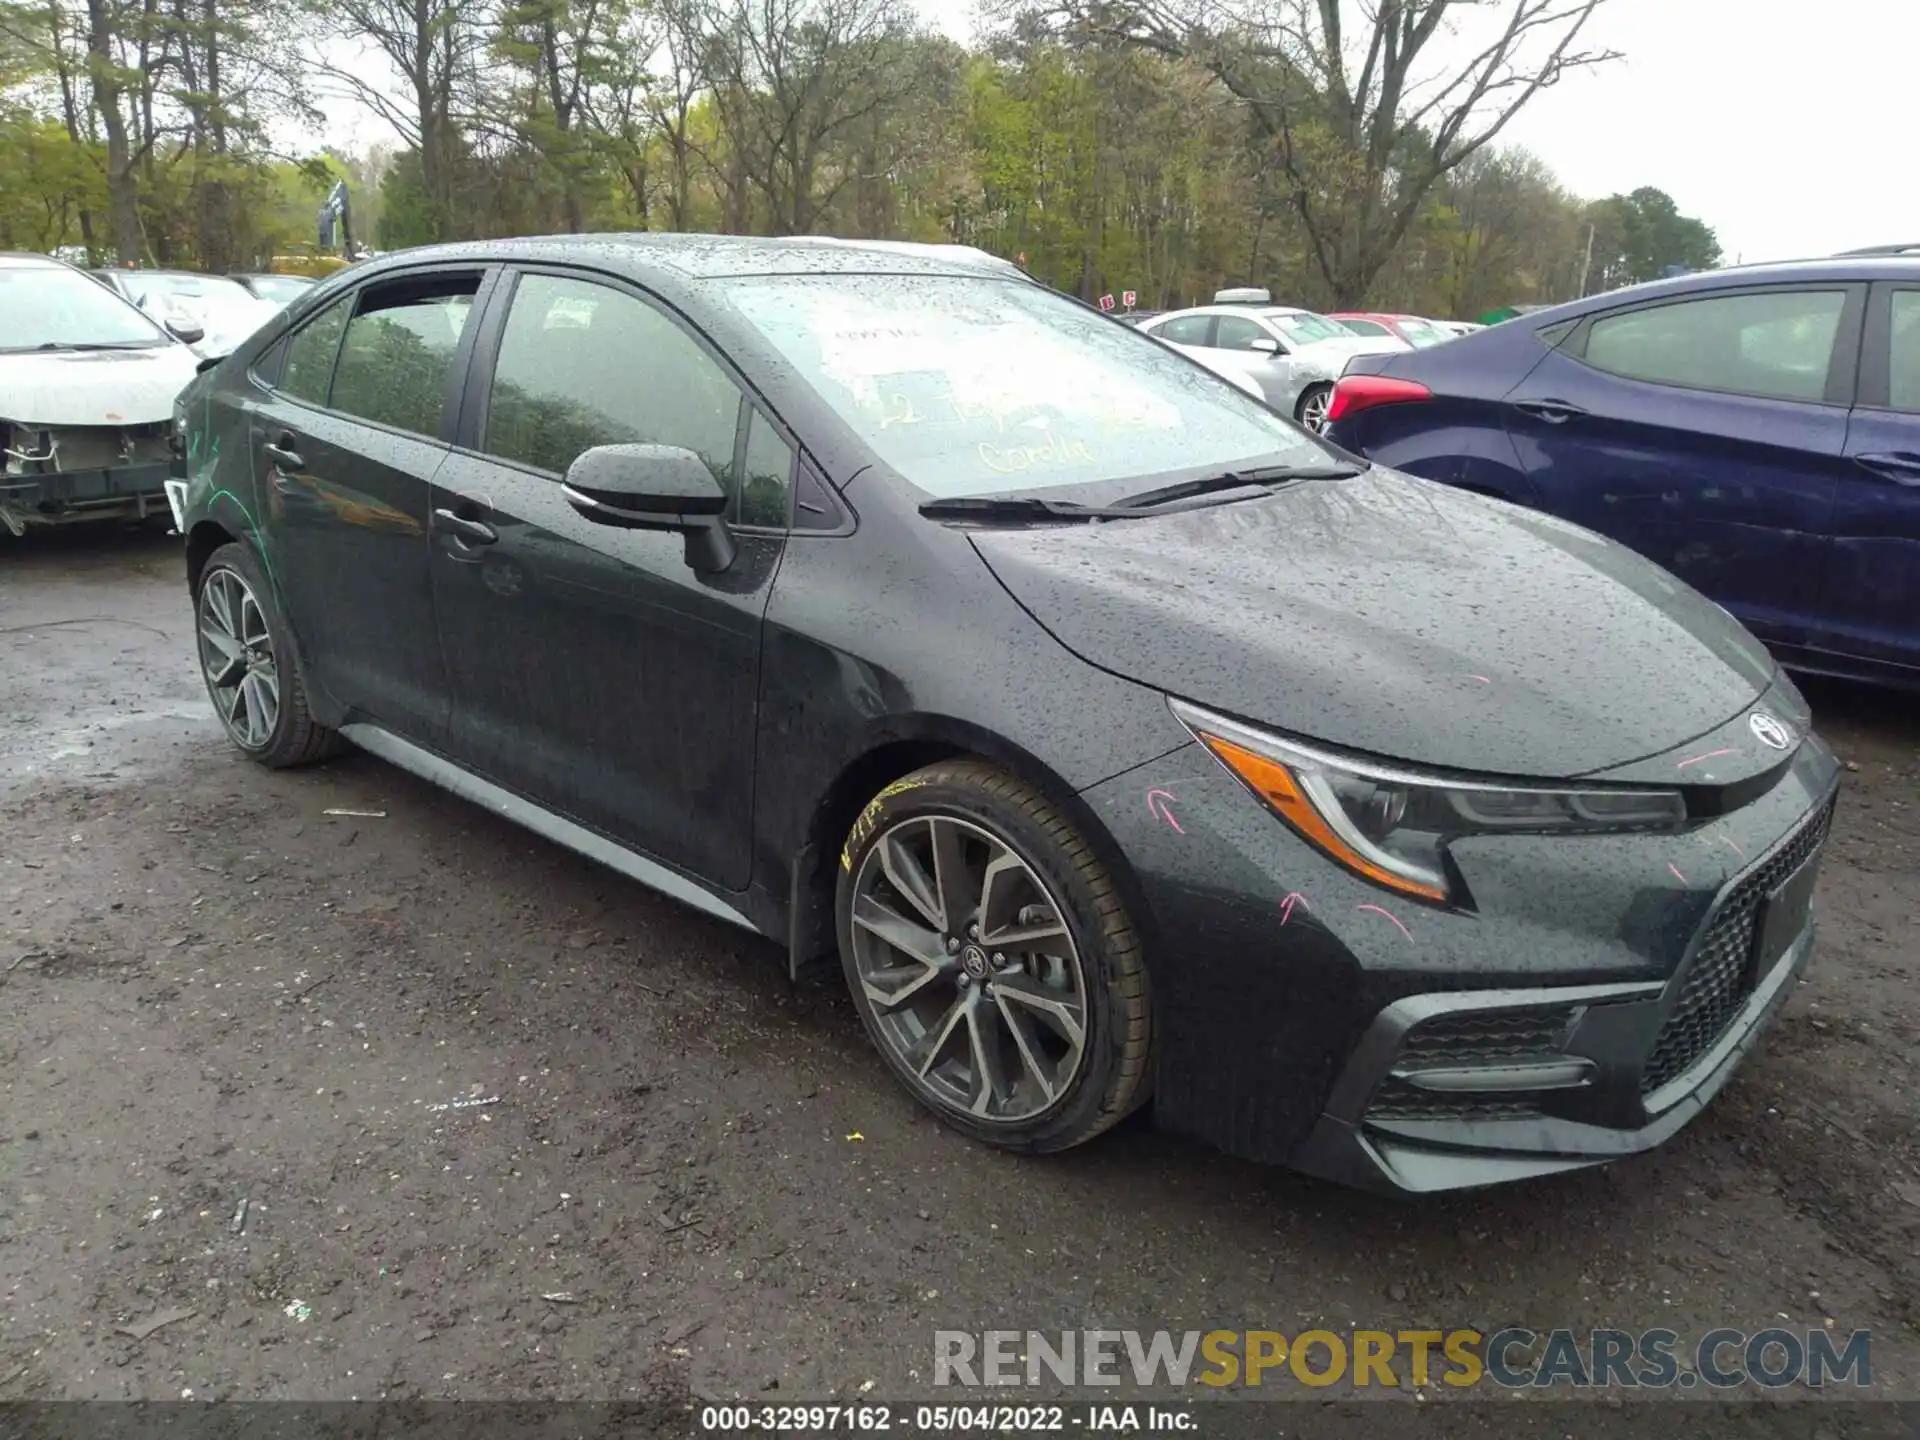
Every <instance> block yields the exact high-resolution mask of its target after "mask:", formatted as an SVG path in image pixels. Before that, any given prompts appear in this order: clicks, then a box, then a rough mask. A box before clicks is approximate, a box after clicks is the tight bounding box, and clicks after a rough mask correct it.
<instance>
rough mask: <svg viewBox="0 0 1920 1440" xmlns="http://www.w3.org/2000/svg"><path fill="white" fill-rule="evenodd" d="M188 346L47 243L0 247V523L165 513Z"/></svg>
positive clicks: (14, 526) (192, 360)
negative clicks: (21, 250) (49, 251)
mask: <svg viewBox="0 0 1920 1440" xmlns="http://www.w3.org/2000/svg"><path fill="white" fill-rule="evenodd" d="M198 368H199V362H198V360H197V359H196V357H195V355H194V353H193V351H192V350H190V349H188V348H187V346H185V345H184V344H182V343H181V342H180V341H179V340H177V339H175V338H174V336H173V335H172V334H170V333H169V332H168V331H167V330H166V329H165V328H164V327H162V326H161V325H160V323H159V322H158V321H156V320H154V319H152V318H151V317H149V316H147V315H145V314H143V313H142V312H141V311H140V310H138V309H136V308H135V307H134V306H132V305H130V304H128V303H127V302H126V301H125V300H123V299H121V298H120V297H119V296H118V295H116V294H115V293H114V292H113V291H111V290H108V289H106V288H105V287H103V286H101V285H99V284H97V283H95V282H94V281H93V280H92V279H90V278H89V277H88V276H87V274H86V272H85V271H82V270H77V269H75V268H74V267H73V266H71V265H68V264H66V263H64V262H62V261H59V260H53V259H49V258H48V257H47V256H45V255H0V448H3V449H4V451H5V457H4V461H5V463H4V465H0V527H3V528H4V529H5V530H8V531H11V532H12V533H13V534H14V535H23V534H25V533H26V531H27V529H28V527H30V526H36V527H37V526H50V525H64V524H69V523H72V522H74V521H79V520H96V519H116V518H126V519H144V518H146V517H147V516H149V515H153V516H160V515H165V514H166V513H167V502H166V494H165V491H164V488H163V482H164V481H165V480H166V478H167V469H168V465H169V462H170V461H171V459H172V454H173V452H172V447H171V445H170V443H169V441H170V436H171V433H172V428H173V401H174V397H175V396H177V395H178V394H179V393H180V392H181V390H183V389H185V388H186V386H187V383H188V382H189V381H191V380H192V379H193V377H194V374H195V372H196V371H197V369H198Z"/></svg>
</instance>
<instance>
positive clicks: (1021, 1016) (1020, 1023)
mask: <svg viewBox="0 0 1920 1440" xmlns="http://www.w3.org/2000/svg"><path fill="white" fill-rule="evenodd" d="M993 1003H994V1005H995V1006H996V1007H998V1009H999V1011H1000V1023H1001V1024H1002V1025H1005V1026H1006V1027H1007V1033H1008V1034H1009V1035H1011V1036H1013V1044H1014V1048H1015V1049H1017V1050H1018V1051H1019V1052H1020V1065H1021V1068H1023V1069H1024V1070H1025V1071H1026V1072H1027V1074H1029V1075H1031V1076H1032V1077H1033V1083H1034V1084H1036V1085H1038V1086H1039V1087H1040V1090H1041V1093H1042V1094H1044V1095H1045V1096H1046V1097H1047V1099H1048V1101H1049V1102H1051V1101H1052V1100H1053V1099H1054V1098H1055V1096H1056V1095H1057V1094H1058V1091H1057V1090H1056V1088H1055V1084H1054V1075H1053V1067H1052V1066H1051V1065H1048V1064H1046V1063H1044V1062H1043V1061H1042V1060H1041V1058H1040V1056H1041V1053H1042V1052H1041V1051H1040V1049H1039V1047H1038V1045H1037V1043H1036V1041H1037V1037H1036V1036H1035V1035H1033V1033H1032V1031H1031V1028H1030V1027H1031V1026H1032V1024H1033V1020H1032V1018H1031V1017H1030V1016H1028V1015H1027V1013H1026V1012H1025V1011H1023V1010H1021V1009H1019V1008H1017V1007H1016V1006H1014V1005H1012V1004H1010V1003H1008V1000H1007V997H1006V996H1005V995H1004V994H1000V993H997V992H996V993H995V995H994V997H993Z"/></svg>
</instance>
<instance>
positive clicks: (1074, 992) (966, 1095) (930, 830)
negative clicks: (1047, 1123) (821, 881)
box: [851, 815, 1088, 1125]
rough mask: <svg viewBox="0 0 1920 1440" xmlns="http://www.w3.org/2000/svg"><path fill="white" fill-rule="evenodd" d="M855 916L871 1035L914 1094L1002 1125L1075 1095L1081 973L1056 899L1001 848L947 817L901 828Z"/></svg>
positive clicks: (859, 892)
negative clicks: (910, 1085) (906, 1080)
mask: <svg viewBox="0 0 1920 1440" xmlns="http://www.w3.org/2000/svg"><path fill="white" fill-rule="evenodd" d="M852 904H853V913H852V916H851V919H852V922H853V923H852V932H853V962H854V973H855V977H856V979H857V982H858V984H859V985H860V988H861V991H862V994H863V996H864V998H865V1000H866V1002H867V1005H868V1007H869V1010H870V1013H871V1019H872V1022H873V1025H872V1028H873V1030H874V1031H875V1033H876V1035H877V1037H878V1038H879V1040H880V1042H881V1044H883V1045H884V1046H885V1047H886V1048H887V1049H888V1050H890V1051H891V1052H892V1056H893V1058H894V1060H895V1061H896V1062H897V1063H898V1064H899V1066H900V1068H901V1069H902V1070H903V1071H904V1072H905V1074H906V1075H907V1076H908V1077H909V1079H910V1080H911V1082H912V1083H913V1084H914V1085H915V1087H916V1088H917V1089H919V1090H920V1091H921V1092H923V1093H924V1094H925V1095H926V1096H927V1097H928V1098H930V1099H931V1100H932V1101H934V1102H935V1103H936V1104H938V1105H939V1106H941V1107H942V1108H944V1109H948V1110H952V1111H956V1112H959V1113H961V1114H964V1115H967V1116H969V1117H971V1118H972V1119H975V1120H984V1121H988V1122H997V1123H1001V1124H1008V1125H1013V1124H1018V1123H1021V1122H1023V1121H1027V1120H1031V1119H1032V1118H1033V1117H1034V1116H1036V1115H1039V1114H1041V1113H1042V1112H1044V1111H1046V1110H1048V1109H1050V1108H1051V1107H1052V1106H1053V1105H1055V1104H1056V1103H1058V1102H1059V1101H1060V1100H1062V1099H1063V1098H1064V1097H1065V1096H1066V1095H1067V1093H1068V1092H1069V1091H1070V1090H1071V1089H1072V1087H1073V1083H1074V1081H1075V1080H1076V1079H1077V1078H1078V1077H1079V1074H1080V1071H1081V1068H1082V1064H1083V1062H1084V1060H1085V1058H1086V1039H1087V1014H1088V1005H1087V979H1086V970H1085V967H1084V965H1083V964H1082V962H1081V957H1080V950H1079V947H1078V946H1077V945H1076V944H1075V943H1074V939H1073V934H1072V931H1071V930H1070V929H1069V928H1068V926H1067V924H1066V921H1065V918H1064V915H1065V912H1064V910H1063V908H1062V906H1061V903H1060V901H1059V898H1058V897H1057V896H1056V895H1055V894H1054V892H1053V891H1052V889H1051V888H1050V887H1049V886H1048V885H1047V883H1046V881H1045V880H1043V879H1042V878H1041V877H1040V875H1039V873H1038V872H1037V871H1036V870H1035V869H1034V868H1033V866H1031V865H1029V864H1028V863H1027V862H1026V861H1025V860H1024V859H1022V858H1021V857H1020V855H1018V854H1017V853H1016V852H1015V851H1014V850H1013V849H1012V847H1011V846H1009V845H1008V844H1007V842H1006V841H1005V840H1003V839H1001V838H1000V837H999V836H997V835H995V834H993V833H992V832H991V831H989V830H987V829H986V828H984V827H983V826H981V825H978V824H976V823H974V822H972V821H967V820H961V819H958V818H956V817H953V816H949V815H920V816H913V817H911V818H908V819H905V820H901V821H898V822H897V823H895V824H894V825H892V826H891V827H889V828H888V829H887V830H886V831H885V832H883V833H882V834H881V835H880V836H879V838H878V839H877V840H875V842H874V843H873V845H872V846H871V847H870V848H869V849H868V850H867V853H866V856H865V858H864V859H863V860H862V861H861V865H860V870H859V873H858V874H857V875H856V876H855V878H854V884H853V891H852Z"/></svg>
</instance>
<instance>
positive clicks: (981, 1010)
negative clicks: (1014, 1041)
mask: <svg viewBox="0 0 1920 1440" xmlns="http://www.w3.org/2000/svg"><path fill="white" fill-rule="evenodd" d="M975 993H976V995H977V994H978V992H977V991H976V992H975ZM998 1018H999V1017H998V1011H997V1009H996V1008H995V1007H990V1006H988V1005H985V1004H983V1003H982V1002H981V1001H980V1000H978V999H975V1000H974V1001H973V1002H972V1003H971V1004H970V1005H968V1006H967V1050H968V1052H969V1053H970V1054H971V1056H972V1058H973V1077H972V1078H973V1097H972V1100H973V1103H972V1104H970V1105H969V1106H968V1107H967V1108H968V1109H969V1110H971V1111H973V1113H974V1114H976V1115H979V1116H982V1117H991V1116H992V1115H994V1114H995V1113H996V1112H997V1111H1002V1110H1005V1109H1006V1108H1007V1107H1008V1106H1009V1104H1010V1103H1011V1102H1012V1100H1013V1082H1012V1081H1011V1080H1009V1079H1008V1078H1007V1074H1006V1067H1005V1066H1004V1065H1003V1064H1002V1061H1001V1055H1000V1036H999V1033H998V1031H999V1026H998V1025H997V1024H996V1023H995V1022H996V1021H997V1019H998Z"/></svg>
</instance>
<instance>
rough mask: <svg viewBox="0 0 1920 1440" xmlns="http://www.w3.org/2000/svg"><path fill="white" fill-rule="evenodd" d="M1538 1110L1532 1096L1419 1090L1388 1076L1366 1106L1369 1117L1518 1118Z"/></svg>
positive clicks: (1388, 1118)
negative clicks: (1370, 1102) (1371, 1101)
mask: <svg viewBox="0 0 1920 1440" xmlns="http://www.w3.org/2000/svg"><path fill="white" fill-rule="evenodd" d="M1539 1113H1540V1105H1539V1101H1538V1099H1537V1098H1536V1097H1534V1096H1532V1095H1489V1094H1485V1093H1480V1094H1469V1093H1464V1092H1460V1091H1446V1090H1422V1089H1420V1088H1419V1087H1418V1086H1416V1085H1409V1084H1408V1083H1407V1082H1406V1081H1404V1080H1402V1079H1400V1078H1399V1077H1398V1076H1395V1075H1389V1076H1388V1077H1387V1078H1386V1079H1385V1080H1384V1081H1382V1082H1381V1084H1380V1088H1379V1089H1378V1090H1376V1091H1375V1092H1374V1095H1373V1103H1372V1104H1371V1105H1369V1106H1367V1119H1368V1120H1519V1119H1524V1118H1525V1117H1527V1116H1529V1115H1538V1114H1539Z"/></svg>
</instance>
